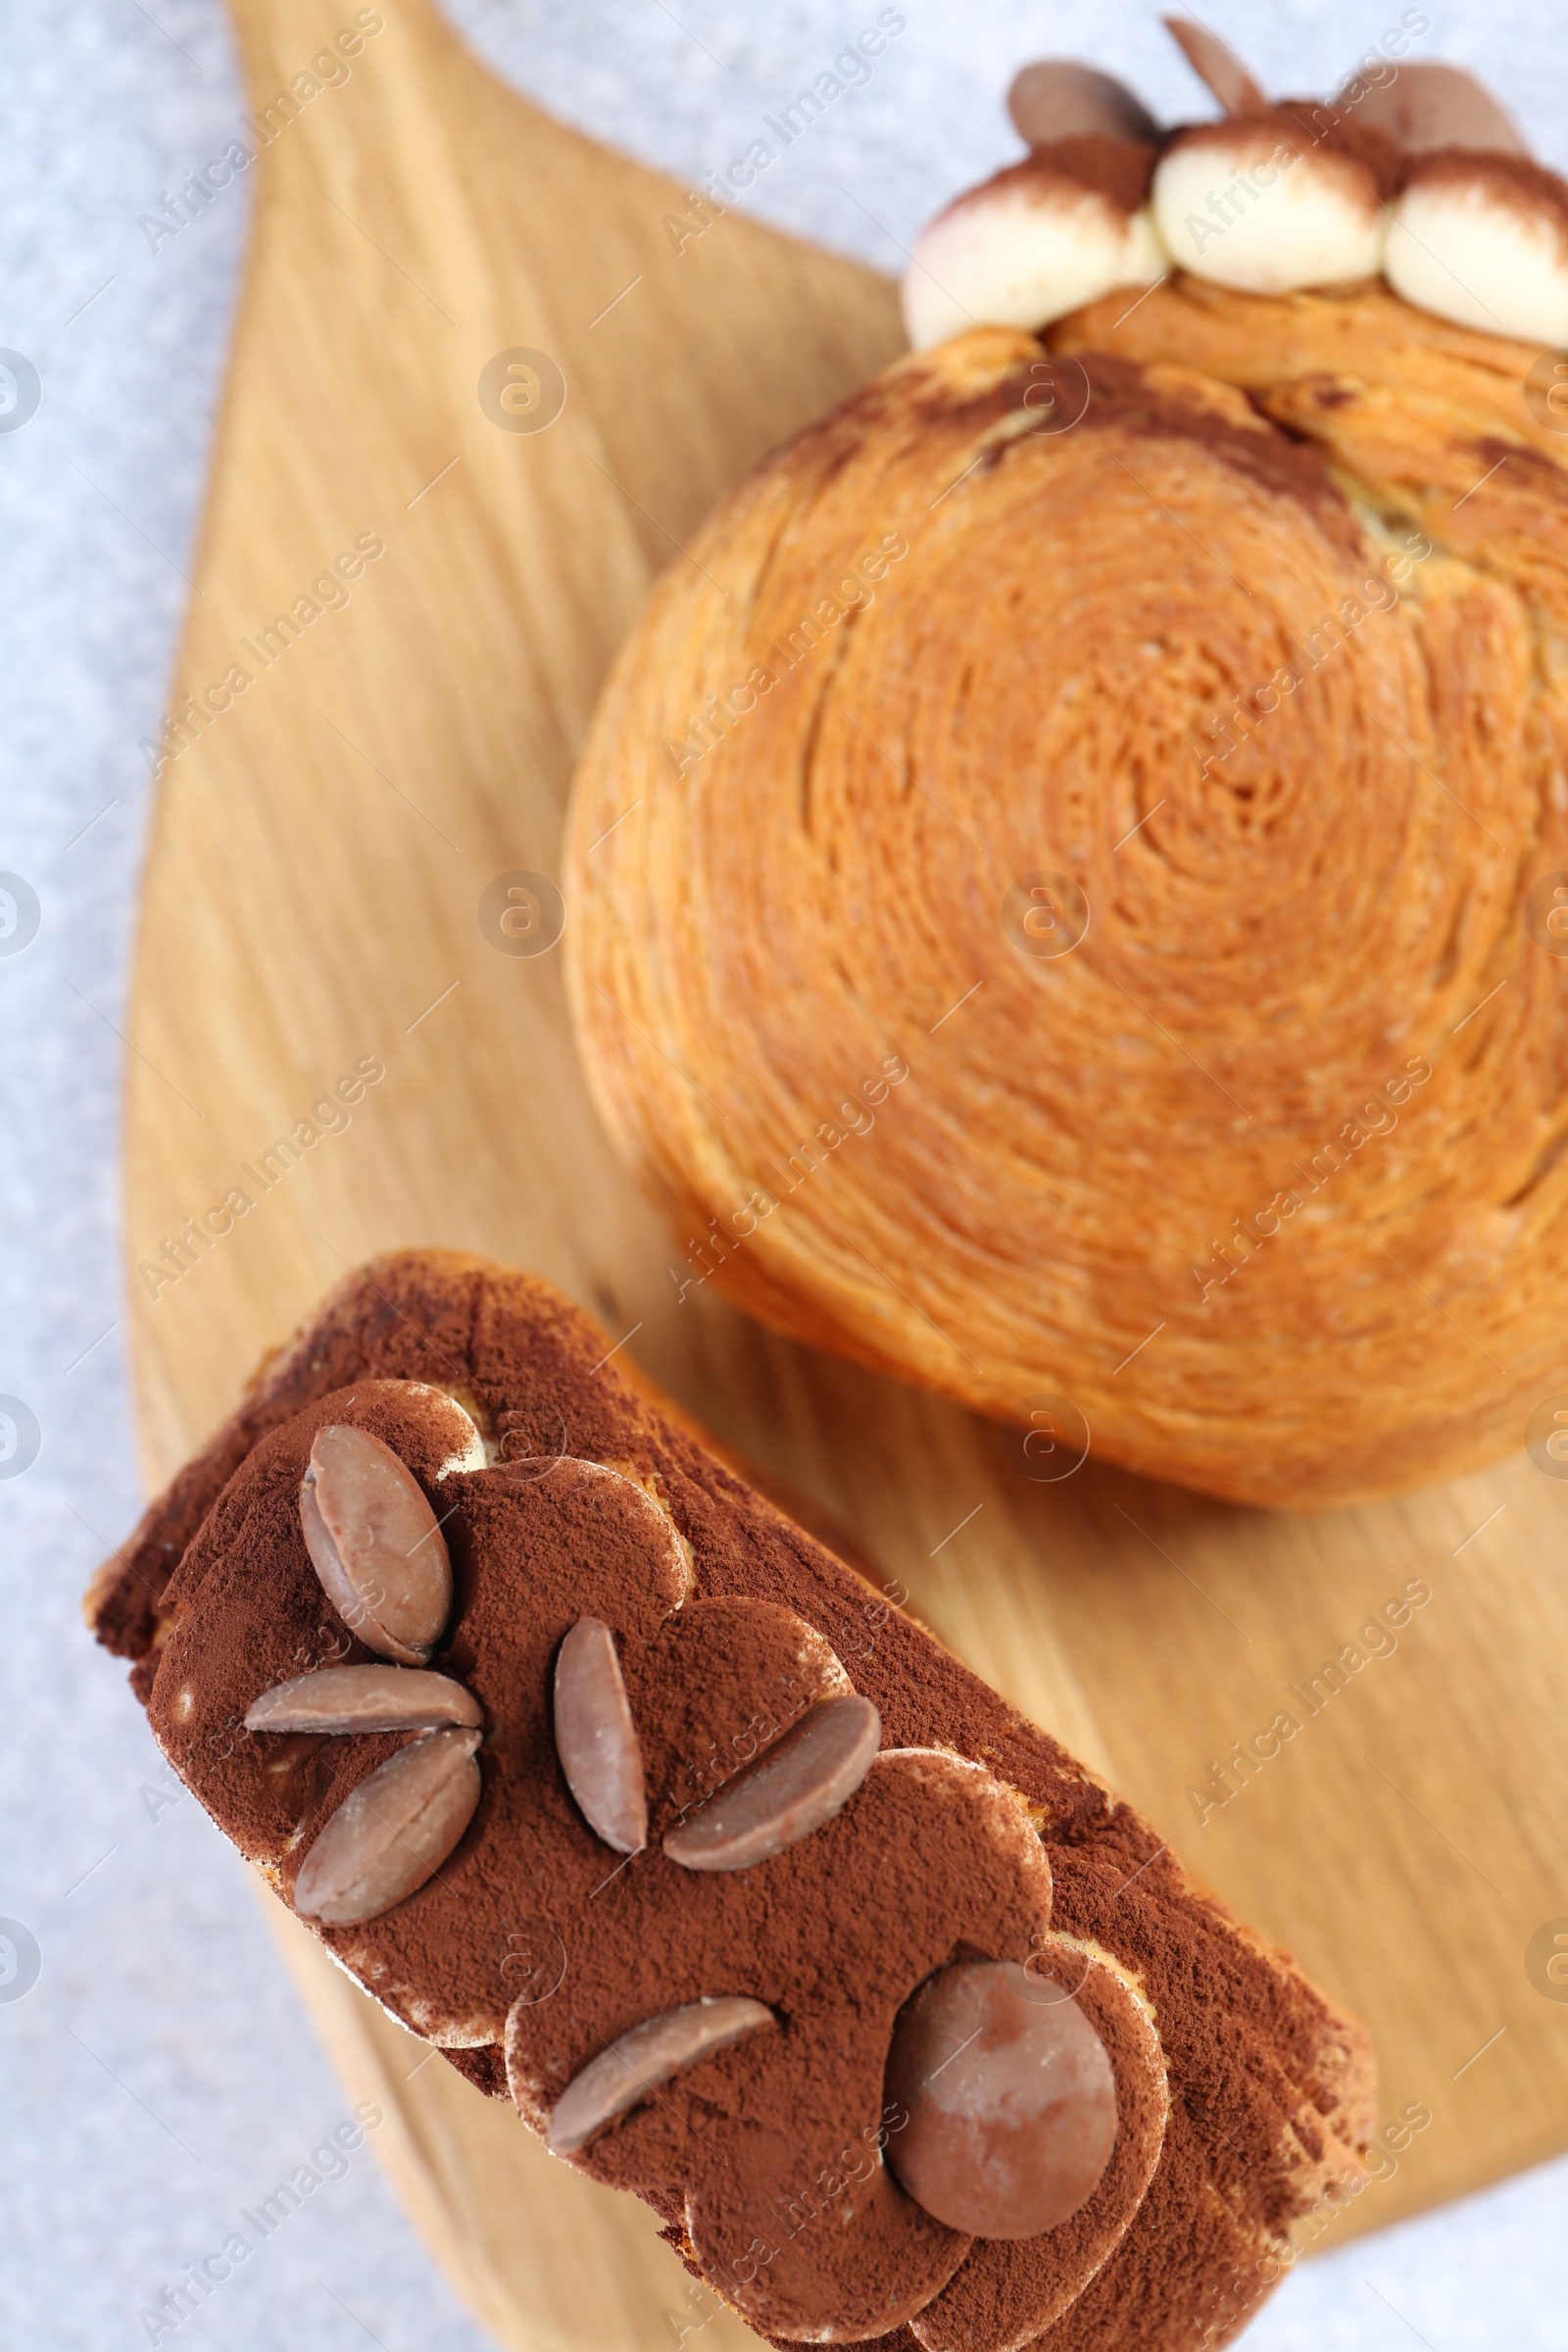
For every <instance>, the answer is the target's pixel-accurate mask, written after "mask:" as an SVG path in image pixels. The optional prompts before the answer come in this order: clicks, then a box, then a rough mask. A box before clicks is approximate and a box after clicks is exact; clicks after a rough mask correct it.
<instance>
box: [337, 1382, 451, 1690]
mask: <svg viewBox="0 0 1568 2352" xmlns="http://www.w3.org/2000/svg"><path fill="white" fill-rule="evenodd" d="M300 1523H301V1525H302V1527H303V1528H304V1531H305V1547H306V1549H307V1551H309V1553H310V1555H311V1561H312V1565H313V1566H314V1567H315V1570H316V1573H317V1575H318V1576H319V1578H320V1580H321V1589H322V1591H323V1592H324V1593H325V1594H326V1596H327V1599H328V1600H329V1601H330V1602H331V1603H332V1606H333V1607H334V1608H335V1609H336V1610H337V1613H338V1615H339V1616H340V1617H341V1618H342V1620H343V1622H344V1624H345V1625H346V1626H348V1627H349V1629H350V1630H351V1632H353V1633H356V1634H358V1636H359V1638H360V1640H361V1641H362V1642H364V1643H365V1645H366V1647H367V1649H373V1650H378V1651H379V1652H380V1654H381V1656H382V1657H384V1658H396V1659H397V1660H398V1661H399V1662H400V1664H402V1665H405V1666H422V1665H423V1664H424V1662H425V1660H426V1658H428V1656H429V1655H430V1652H431V1651H432V1650H433V1649H434V1647H435V1645H436V1643H437V1642H438V1641H439V1640H440V1638H441V1633H442V1629H443V1627H444V1626H445V1624H446V1621H447V1618H448V1616H449V1615H450V1614H451V1610H452V1563H451V1561H450V1560H449V1558H448V1557H447V1547H446V1544H445V1542H444V1541H443V1538H442V1535H441V1531H440V1528H439V1527H438V1526H437V1524H436V1516H435V1513H434V1511H432V1510H431V1508H430V1505H429V1503H428V1502H427V1501H426V1500H425V1497H424V1492H423V1489H422V1488H421V1487H420V1485H419V1483H418V1481H417V1479H416V1477H415V1476H414V1473H413V1472H412V1471H411V1470H410V1469H409V1467H408V1465H407V1464H406V1463H405V1462H402V1461H400V1460H399V1458H398V1456H397V1455H396V1454H395V1453H394V1452H393V1451H392V1448H391V1447H390V1446H383V1445H382V1443H381V1441H380V1439H379V1438H372V1437H371V1435H370V1433H369V1431H368V1430H366V1429H353V1428H350V1427H348V1426H346V1425H344V1424H341V1423H340V1424H336V1425H333V1426H331V1427H329V1428H326V1429H319V1430H318V1431H317V1433H316V1441H315V1444H314V1445H313V1446H312V1447H311V1462H310V1468H309V1469H308V1470H307V1471H306V1473H305V1479H304V1483H303V1485H302V1486H301V1488H300Z"/></svg>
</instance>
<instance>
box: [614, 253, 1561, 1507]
mask: <svg viewBox="0 0 1568 2352" xmlns="http://www.w3.org/2000/svg"><path fill="white" fill-rule="evenodd" d="M1537 357H1538V354H1537V353H1536V352H1535V351H1534V350H1532V349H1531V348H1529V347H1527V346H1523V345H1518V344H1511V343H1507V342H1504V341H1502V340H1501V339H1499V338H1495V337H1489V336H1485V335H1480V334H1476V333H1472V332H1470V331H1468V330H1466V329H1464V328H1460V327H1454V326H1449V325H1446V324H1445V323H1443V322H1442V321H1440V320H1438V319H1433V318H1430V317H1428V316H1425V315H1424V314H1421V313H1419V312H1416V311H1413V310H1412V309H1410V308H1409V307H1408V306H1407V305H1405V304H1404V303H1401V302H1399V301H1397V299H1396V298H1394V297H1393V296H1391V295H1389V294H1388V293H1387V292H1386V291H1384V290H1383V289H1382V288H1378V287H1369V288H1365V289H1361V290H1358V291H1356V292H1354V293H1352V294H1349V295H1347V296H1344V297H1340V298H1336V297H1331V296H1323V295H1299V296H1293V297H1283V298H1279V299H1270V298H1260V297H1251V296H1246V295H1236V294H1230V293H1226V292H1224V291H1223V290H1221V289H1219V288H1216V287H1212V286H1205V285H1202V284H1201V283H1199V282H1197V281H1195V280H1193V279H1182V280H1178V281H1177V282H1175V283H1174V284H1171V285H1166V286H1161V287H1159V288H1156V289H1154V290H1153V291H1152V292H1151V293H1149V294H1148V295H1146V296H1144V297H1143V298H1141V299H1135V298H1133V297H1131V296H1125V295H1113V296H1111V297H1109V298H1107V300H1106V301H1105V302H1104V303H1103V304H1101V305H1099V306H1097V307H1096V308H1095V309H1093V310H1091V311H1088V312H1084V313H1081V314H1079V315H1078V317H1077V318H1075V319H1069V320H1067V321H1065V322H1064V323H1063V325H1062V326H1061V327H1060V328H1058V329H1056V330H1055V331H1054V334H1053V336H1052V337H1051V339H1050V346H1049V347H1048V345H1046V344H1042V343H1041V342H1039V341H1037V340H1036V339H1035V338H1033V337H1031V336H1029V335H1027V334H1024V333H1020V332H1016V331H1014V330H1011V329H986V330H981V331H977V332H975V333H972V334H968V335H965V336H962V337H959V338H957V339H956V341H954V342H952V343H950V344H947V345H944V346H942V347H941V348H940V349H938V350H937V351H935V352H932V353H928V354H925V355H923V356H922V357H920V358H918V359H914V360H909V361H906V362H903V363H901V364H899V365H898V366H896V367H895V368H890V369H889V370H888V371H887V372H886V373H885V374H883V375H882V376H880V377H878V378H877V379H876V380H875V381H874V382H873V383H871V384H869V385H867V386H866V387H864V389H863V390H862V391H861V392H860V393H858V394H857V395H856V396H855V397H854V398H853V399H852V400H851V401H849V402H847V403H846V404H845V405H844V406H843V407H842V408H841V409H839V410H838V411H836V412H835V413H834V414H833V415H832V416H830V417H826V418H824V419H823V420H822V421H821V422H820V423H819V424H817V425H814V426H812V427H811V428H809V430H808V431H807V432H806V433H804V434H802V435H800V436H799V437H798V438H797V439H796V440H795V441H793V442H792V443H790V444H789V445H787V446H786V447H785V448H784V449H782V450H781V451H779V452H778V453H776V454H775V456H774V457H773V458H772V459H770V460H769V461H767V462H766V464H764V466H761V467H760V468H759V470H758V471H757V472H756V473H755V474H754V475H753V476H752V478H751V479H750V480H749V481H748V482H747V483H746V484H744V485H743V486H742V488H741V489H740V490H739V491H738V492H737V493H736V494H735V496H734V497H733V498H732V499H731V500H730V501H729V502H728V504H727V505H726V506H725V507H724V508H723V509H722V510H721V511H720V513H719V514H718V515H716V516H715V517H714V518H713V519H712V521H711V523H710V525H709V526H708V529H707V531H706V532H705V534H704V535H703V536H702V538H701V539H700V540H699V542H697V543H696V545H695V546H694V551H693V552H694V555H695V557H696V559H697V561H696V563H695V564H679V565H675V566H673V567H672V568H671V570H670V572H669V573H668V574H666V576H665V577H664V578H663V580H662V581H661V582H660V584H659V585H658V587H657V588H656V591H655V594H654V596H653V598H652V600H651V602H650V605H649V607H648V610H647V612H646V613H645V615H644V618H643V620H642V622H641V624H640V626H639V628H638V629H637V630H636V632H635V633H634V635H633V637H632V639H631V640H630V642H629V643H628V645H627V646H626V648H625V649H624V650H623V652H622V655H621V658H620V660H619V662H618V663H617V665H616V668H615V670H614V672H613V677H612V680H611V682H610V685H609V688H608V690H607V693H606V695H605V698H604V702H603V704H602V707H601V710H600V712H599V714H598V717H597V720H596V723H595V727H594V731H593V734H592V737H591V740H590V743H589V746H588V750H587V753H586V756H585V758H584V760H583V764H582V767H581V770H580V773H579V778H578V782H577V785H576V790H575V799H574V807H573V814H572V820H571V844H572V846H571V851H570V888H571V891H572V895H573V903H574V906H575V907H576V908H577V916H576V920H575V923H574V925H573V928H572V931H571V933H570V934H569V935H568V949H569V954H570V985H571V991H572V1002H573V1009H574V1013H575V1017H576V1022H577V1027H578V1034H579V1037H580V1039H581V1042H582V1046H583V1051H584V1057H585V1060H586V1063H587V1066H588V1069H589V1074H590V1079H591V1082H592V1084H593V1087H594V1090H595V1093H596V1097H597V1099H598V1102H599V1104H600V1107H601V1110H602V1112H603V1114H604V1116H605V1118H606V1120H607V1123H608V1124H609V1126H610V1128H611V1131H612V1133H613V1136H614V1138H615V1140H616V1142H617V1143H618V1145H619V1146H620V1148H621V1150H622V1151H623V1152H624V1153H625V1154H626V1156H627V1157H628V1158H629V1159H630V1160H631V1162H632V1164H633V1165H634V1166H635V1167H636V1168H637V1169H638V1171H639V1172H640V1174H641V1176H642V1178H643V1180H644V1181H645V1182H646V1183H647V1185H648V1186H649V1188H650V1189H651V1190H652V1191H653V1192H654V1193H655V1194H656V1196H658V1197H659V1198H661V1199H662V1201H663V1202H664V1203H665V1205H666V1207H667V1209H668V1212H669V1215H670V1217H671V1219H672V1222H673V1227H674V1235H675V1246H674V1250H673V1252H672V1256H673V1259H674V1265H675V1272H676V1278H677V1281H680V1280H686V1281H689V1282H691V1283H696V1282H699V1281H705V1280H710V1279H711V1280H712V1281H714V1282H715V1283H716V1284H717V1285H719V1287H721V1288H722V1289H724V1290H725V1291H726V1292H727V1293H728V1294H729V1296H731V1297H732V1298H734V1299H736V1300H737V1301H738V1302H740V1303H741V1304H743V1305H745V1306H747V1307H749V1308H750V1309H751V1310H752V1311H754V1312H756V1313H758V1314H760V1316H762V1317H763V1318H764V1319H766V1320H768V1321H770V1322H773V1323H775V1324H777V1325H779V1326H781V1327H782V1328H784V1329H786V1330H788V1331H790V1332H791V1333H793V1334H795V1335H797V1336H799V1337H801V1338H804V1339H807V1340H809V1341H811V1342H812V1343H814V1344H816V1345H818V1346H823V1347H827V1348H834V1349H836V1350H838V1351H840V1352H842V1353H846V1354H849V1355H851V1356H854V1357H855V1358H857V1359H858V1360H859V1361H862V1362H865V1363H868V1364H871V1365H874V1366H876V1367H877V1368H879V1369H886V1370H892V1371H895V1372H897V1373H900V1374H902V1375H903V1376H904V1377H907V1378H912V1379H915V1380H918V1381H921V1382H923V1383H925V1384H927V1385H930V1386H932V1387H934V1388H937V1389H940V1390H942V1391H944V1392H946V1393H947V1394H949V1395H951V1396H954V1397H958V1398H960V1399H961V1400H962V1401H964V1402H966V1403H968V1404H971V1405H974V1406H977V1407H979V1408H980V1409H983V1410H984V1411H986V1412H989V1413H992V1414H995V1415H997V1416H998V1417H1001V1418H1005V1419H1010V1420H1013V1421H1017V1422H1027V1421H1028V1420H1029V1418H1030V1415H1031V1413H1032V1412H1033V1411H1034V1410H1035V1409H1036V1408H1037V1406H1039V1405H1040V1404H1041V1402H1042V1400H1044V1399H1056V1400H1061V1399H1065V1400H1066V1403H1067V1405H1068V1406H1069V1407H1071V1408H1074V1409H1075V1410H1076V1412H1077V1413H1078V1414H1079V1415H1081V1416H1082V1417H1083V1420H1085V1421H1086V1422H1087V1425H1088V1429H1089V1432H1090V1439H1091V1443H1092V1445H1093V1446H1095V1447H1096V1448H1097V1449H1099V1450H1100V1451H1102V1452H1104V1453H1106V1454H1108V1455H1110V1456H1112V1457H1113V1458H1116V1459H1118V1460H1121V1461H1124V1462H1126V1463H1129V1464H1130V1465H1132V1466H1134V1467H1136V1468H1138V1469H1141V1470H1143V1471H1145V1472H1147V1473H1150V1474H1152V1475H1156V1476H1161V1477H1165V1478H1170V1479H1173V1480H1177V1481H1180V1482H1182V1483H1185V1484H1188V1485H1192V1486H1196V1487H1200V1488H1204V1489H1207V1490H1210V1491H1212V1492H1216V1493H1219V1494H1222V1495H1230V1496H1234V1497H1236V1498H1239V1499H1242V1500H1247V1501H1250V1502H1256V1503H1263V1504H1270V1505H1279V1504H1285V1505H1297V1506H1299V1505H1310V1504H1318V1503H1324V1502H1330V1501H1336V1500H1342V1499H1346V1498H1349V1497H1353V1496H1362V1495H1375V1494H1382V1493H1390V1492H1395V1491H1397V1490H1399V1489H1402V1488H1405V1487H1408V1486H1411V1485H1414V1484H1417V1483H1419V1482H1421V1481H1423V1480H1426V1479H1430V1478H1433V1477H1435V1476H1437V1475H1440V1474H1452V1473H1454V1472H1456V1471H1459V1470H1462V1469H1465V1468H1469V1467H1471V1466H1474V1465H1476V1464H1478V1463H1480V1462H1482V1461H1485V1460H1487V1459H1490V1458H1493V1457H1495V1455H1497V1454H1499V1453H1501V1452H1503V1451H1505V1450H1507V1449H1508V1448H1510V1447H1512V1446H1516V1445H1517V1444H1518V1443H1519V1442H1520V1432H1521V1430H1522V1427H1523V1423H1524V1420H1525V1417H1526V1415H1527V1413H1528V1411H1529V1409H1530V1407H1531V1406H1532V1405H1533V1404H1534V1403H1535V1401H1536V1400H1537V1399H1538V1398H1539V1397H1542V1396H1544V1395H1546V1394H1549V1393H1550V1392H1551V1391H1552V1389H1553V1388H1556V1387H1561V1386H1563V1385H1564V1374H1565V1372H1568V1346H1565V1342H1564V1339H1563V1332H1564V1328H1565V1323H1568V1317H1565V1314H1564V1307H1565V1305H1568V1298H1565V1292H1568V1153H1565V1152H1564V1151H1563V1149H1562V1147H1563V1142H1564V1139H1565V1137H1568V1116H1565V1112H1564V1109H1563V1098H1562V1089H1561V1076H1560V1073H1561V1070H1562V1068H1563V1066H1564V1064H1565V1062H1568V1008H1565V1005H1564V1000H1563V996H1562V990H1561V986H1560V980H1561V962H1560V959H1559V958H1558V957H1557V956H1556V955H1555V953H1548V952H1547V950H1546V948H1545V947H1544V946H1543V945H1542V944H1541V941H1540V939H1539V938H1538V937H1537V936H1536V935H1535V934H1533V932H1532V929H1531V927H1530V920H1529V919H1528V918H1529V915H1530V905H1529V903H1528V894H1529V892H1530V890H1531V888H1532V886H1533V885H1534V884H1535V883H1536V882H1537V880H1538V879H1539V878H1540V877H1541V876H1543V875H1546V874H1549V873H1551V872H1552V871H1554V870H1556V869H1563V868H1568V810H1565V807H1564V801H1565V795H1564V793H1563V790H1562V788H1561V783H1560V779H1561V777H1562V775H1563V774H1564V773H1565V772H1568V667H1565V664H1564V662H1563V659H1562V656H1561V650H1560V649H1561V647H1562V646H1563V644H1564V643H1565V642H1568V568H1565V560H1564V556H1563V552H1562V551H1563V548H1564V546H1565V545H1568V539H1565V532H1564V525H1565V523H1568V471H1565V455H1568V443H1565V442H1564V441H1563V440H1562V438H1561V437H1560V436H1558V435H1557V434H1555V433H1554V432H1552V431H1551V430H1550V429H1549V423H1548V422H1543V421H1540V420H1539V419H1538V418H1537V417H1535V416H1533V414H1532V412H1531V411H1530V409H1529V407H1528V406H1527V403H1526V401H1525V399H1524V397H1523V394H1524V378H1525V376H1526V374H1527V371H1528V369H1529V368H1530V366H1531V364H1532V362H1533V361H1534V360H1535V359H1536V358H1537ZM634 804H635V806H634ZM628 809H631V810H632V813H630V814H629V815H628V814H626V811H627V810H628ZM622 816H625V821H624V822H623V823H620V824H618V825H615V830H614V831H613V833H610V834H608V836H607V828H608V827H610V826H612V825H613V824H615V820H616V819H618V818H620V817H622ZM601 837H605V838H601ZM590 845H597V846H595V847H592V848H590ZM1041 872H1045V873H1049V874H1053V875H1054V876H1056V877H1058V880H1057V882H1056V883H1054V884H1052V885H1050V886H1049V887H1050V888H1054V889H1058V890H1059V888H1060V878H1061V877H1065V880H1066V883H1067V885H1068V886H1069V899H1070V898H1071V894H1072V891H1074V890H1075V891H1076V892H1078V893H1081V904H1082V906H1084V907H1086V908H1087V913H1088V930H1087V933H1086V934H1085V935H1084V936H1083V937H1082V938H1081V939H1080V940H1079V941H1078V944H1077V945H1075V946H1070V952H1068V953H1064V954H1061V955H1056V956H1049V955H1047V956H1039V955H1036V954H1034V953H1033V952H1030V951H1031V943H1030V942H1029V940H1028V939H1027V938H1026V939H1025V941H1024V949H1025V952H1020V949H1019V943H1018V938H1017V936H1016V934H1017V930H1018V906H1017V894H1018V892H1019V891H1020V890H1023V891H1025V892H1026V893H1027V888H1028V886H1029V877H1030V876H1031V875H1032V874H1037V873H1041ZM1009 893H1011V894H1013V895H1012V898H1011V899H1009ZM1078 904H1079V902H1074V905H1072V906H1069V905H1068V904H1067V902H1065V901H1064V902H1062V905H1061V907H1059V908H1058V910H1057V911H1058V913H1061V914H1062V915H1064V917H1065V918H1066V919H1065V920H1064V921H1063V922H1062V924H1061V926H1060V927H1059V928H1058V930H1057V932H1056V934H1055V939H1056V940H1057V941H1058V942H1059V941H1063V940H1067V939H1068V938H1069V934H1070V933H1071V931H1072V930H1073V927H1074V925H1073V916H1074V907H1075V906H1076V905H1078ZM1024 905H1025V910H1026V911H1028V907H1029V903H1028V901H1027V897H1026V898H1025V902H1024ZM1009 909H1010V918H1009ZM1049 915H1050V908H1049V907H1048V908H1047V910H1046V917H1045V918H1037V919H1046V920H1047V922H1048V931H1049ZM1008 919H1011V920H1012V922H1013V932H1012V934H1009V931H1008V929H1007V928H1006V922H1007V920H1008ZM1039 944H1040V943H1039V940H1038V938H1037V939H1036V940H1035V941H1034V943H1033V945H1039ZM1047 944H1050V941H1049V939H1048V943H1047ZM1548 944H1549V943H1548ZM905 1073H907V1075H905ZM1049 1409H1054V1407H1051V1408H1049Z"/></svg>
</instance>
